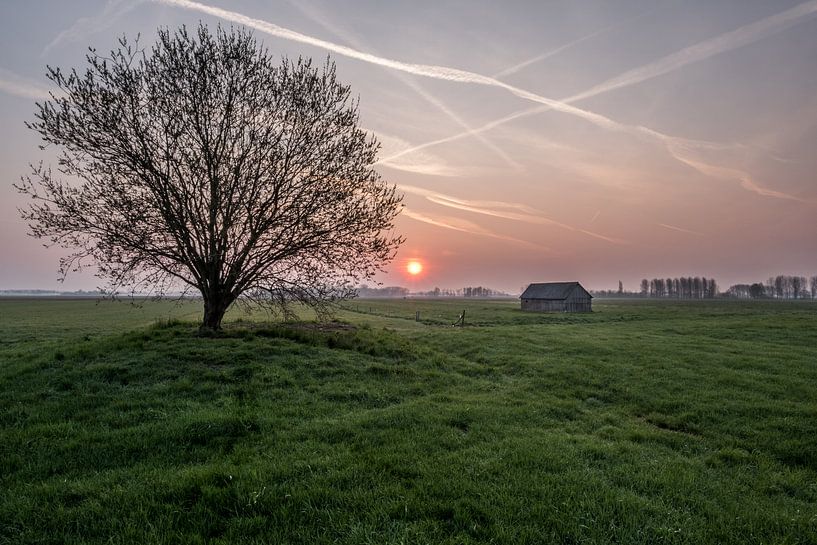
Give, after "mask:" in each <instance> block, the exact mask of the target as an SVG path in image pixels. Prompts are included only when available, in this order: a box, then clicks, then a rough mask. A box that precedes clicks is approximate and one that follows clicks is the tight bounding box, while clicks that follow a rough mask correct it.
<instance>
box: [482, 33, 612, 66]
mask: <svg viewBox="0 0 817 545" xmlns="http://www.w3.org/2000/svg"><path fill="white" fill-rule="evenodd" d="M615 26H616V25H608V26H606V27H604V28H602V29H601V30H597V31H596V32H593V33H592V34H588V35H586V36H582V37H581V38H577V39H575V40H573V41H571V42H568V43H566V44H564V45H560V46H559V47H557V48H555V49H551V50H550V51H546V52H544V53H542V54H541V55H536V56H535V57H531V58H530V59H527V60H525V61H522V62H520V63H518V64H515V65H513V66H509V67H508V68H506V69H504V70H502V71H500V72H497V73H496V74H494V75H493V76H492V77H494V78H501V77H503V76H510V75H511V74H515V73H517V72H519V71H520V70H522V69H523V68H527V67H528V66H530V65H532V64H536V63H537V62H540V61H543V60H545V59H549V58H550V57H553V56H556V55H558V54H559V53H561V52H562V51H564V50H565V49H570V48H571V47H573V46H576V45H579V44H580V43H582V42H586V41H587V40H591V39H593V38H595V37H596V36H598V35H600V34H604V33H605V32H607V31H608V30H610V29H612V28H613V27H615Z"/></svg>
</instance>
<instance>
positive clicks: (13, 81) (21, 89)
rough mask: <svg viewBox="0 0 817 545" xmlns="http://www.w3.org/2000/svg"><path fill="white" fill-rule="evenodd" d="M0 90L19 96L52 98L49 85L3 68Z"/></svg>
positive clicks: (1, 69) (0, 73)
mask: <svg viewBox="0 0 817 545" xmlns="http://www.w3.org/2000/svg"><path fill="white" fill-rule="evenodd" d="M0 91H2V92H4V93H8V94H10V95H14V96H18V97H23V98H33V99H34V100H48V99H49V98H51V95H50V89H49V88H48V87H45V86H44V85H40V84H39V83H37V82H35V81H32V80H30V79H27V78H24V77H23V76H20V75H18V74H15V73H14V72H10V71H8V70H4V69H3V68H0Z"/></svg>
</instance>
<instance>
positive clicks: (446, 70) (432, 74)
mask: <svg viewBox="0 0 817 545" xmlns="http://www.w3.org/2000/svg"><path fill="white" fill-rule="evenodd" d="M152 1H153V2H155V3H160V4H164V5H170V6H176V7H180V8H183V9H188V10H193V11H198V12H200V13H206V14H208V15H212V16H214V17H219V18H222V19H224V20H227V21H232V22H235V23H238V24H242V25H244V26H247V27H250V28H255V29H257V30H259V31H261V32H264V33H267V34H269V35H272V36H276V37H279V38H283V39H287V40H291V41H295V42H298V43H303V44H307V45H311V46H314V47H319V48H322V49H326V50H328V51H332V52H334V53H337V54H339V55H343V56H346V57H349V58H353V59H357V60H361V61H364V62H368V63H371V64H374V65H378V66H383V67H386V68H391V69H393V70H398V71H401V72H406V73H410V74H415V75H418V76H424V77H429V78H434V79H439V80H444V81H452V82H459V83H472V84H477V85H485V86H489V87H497V88H500V89H503V90H505V91H507V92H509V93H511V94H513V95H514V96H517V97H519V98H523V99H525V100H529V101H532V102H536V103H539V104H542V105H544V106H547V107H548V108H549V109H553V110H556V111H559V112H562V113H567V114H571V115H574V116H576V117H579V118H582V119H584V120H586V121H588V122H590V123H592V124H595V125H597V126H599V127H602V128H605V129H608V130H614V131H624V132H629V133H633V134H641V135H646V136H650V137H652V138H655V139H658V140H660V141H663V142H664V143H671V142H673V141H674V140H675V138H674V137H672V136H670V135H666V134H663V133H661V132H659V131H655V130H652V129H648V128H646V127H643V126H631V125H625V124H622V123H618V122H616V121H614V120H612V119H610V118H608V117H606V116H603V115H601V114H597V113H594V112H590V111H587V110H583V109H581V108H577V107H575V106H572V105H570V104H568V103H566V102H564V101H557V100H553V99H550V98H547V97H544V96H541V95H538V94H536V93H533V92H530V91H526V90H524V89H521V88H518V87H515V86H513V85H509V84H506V83H503V82H501V81H499V80H497V79H496V78H492V77H490V76H485V75H482V74H478V73H475V72H469V71H466V70H460V69H457V68H450V67H445V66H434V65H426V64H412V63H405V62H402V61H397V60H394V59H388V58H385V57H380V56H377V55H372V54H370V53H365V52H363V51H359V50H357V49H353V48H351V47H347V46H343V45H339V44H335V43H332V42H328V41H326V40H321V39H318V38H315V37H312V36H308V35H305V34H301V33H299V32H296V31H293V30H290V29H287V28H284V27H281V26H278V25H276V24H274V23H270V22H268V21H263V20H260V19H254V18H252V17H248V16H246V15H242V14H240V13H236V12H233V11H229V10H225V9H221V8H217V7H214V6H209V5H206V4H202V3H199V2H194V1H192V0H152ZM815 11H817V0H811V1H809V2H804V3H802V4H800V5H798V6H796V7H794V8H791V9H789V10H786V11H784V12H781V13H779V14H777V15H773V16H770V17H767V18H765V19H762V20H761V21H758V22H756V23H752V24H750V25H746V26H744V27H741V28H740V29H738V30H736V31H732V32H730V33H727V34H725V35H722V36H721V37H719V38H714V39H712V40H706V41H704V42H701V43H699V44H698V45H696V46H692V47H691V48H686V49H685V50H682V51H686V52H687V53H686V54H685V55H684V56H683V57H676V56H673V55H670V56H669V57H664V59H662V60H660V61H656V62H655V63H652V64H650V65H647V66H648V67H651V68H650V69H649V70H647V69H646V67H645V69H644V71H640V70H639V69H637V70H636V71H630V72H627V73H625V74H624V75H627V74H630V75H629V76H627V78H626V79H622V80H620V81H619V78H614V79H613V80H608V81H607V82H605V83H602V84H600V85H599V86H597V87H598V88H599V90H597V91H596V93H599V92H603V91H607V90H610V89H613V88H620V87H622V86H624V85H632V84H634V83H637V82H640V81H644V80H645V79H648V78H650V77H655V76H658V75H661V74H664V73H666V72H668V71H669V70H674V69H677V68H679V67H680V66H684V65H685V64H688V63H690V62H695V61H699V60H702V59H704V58H708V57H710V56H712V55H715V54H718V53H721V52H724V51H728V50H730V49H734V48H735V47H739V46H742V45H746V44H748V43H751V42H752V41H755V40H758V39H760V38H761V37H763V36H767V35H769V34H772V33H773V32H778V31H780V30H782V29H784V28H787V27H788V26H791V25H792V24H794V23H795V22H796V21H797V20H798V19H800V18H802V17H805V16H807V15H810V14H812V13H814V12H815ZM732 44H734V45H732ZM636 72H637V73H636ZM624 75H622V77H623V76H624ZM589 92H590V91H588V92H585V93H580V94H579V95H574V96H573V97H569V99H568V100H573V101H576V100H578V98H577V97H580V98H588V97H589V96H593V95H592V94H588V93H589ZM741 185H742V186H743V187H746V188H749V189H750V190H754V189H752V187H753V186H752V184H751V183H745V182H742V184H741ZM763 191H764V193H760V194H764V195H767V196H777V193H779V192H774V191H767V190H763ZM783 198H792V197H791V196H786V197H783ZM795 200H796V199H795Z"/></svg>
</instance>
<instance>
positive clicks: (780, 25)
mask: <svg viewBox="0 0 817 545" xmlns="http://www.w3.org/2000/svg"><path fill="white" fill-rule="evenodd" d="M815 12H817V0H812V1H810V2H803V3H802V4H799V5H797V6H795V7H793V8H791V9H787V10H786V11H782V12H780V13H777V14H775V15H770V16H769V17H766V18H765V19H761V20H759V21H756V22H754V23H750V24H748V25H745V26H742V27H740V28H738V29H737V30H733V31H731V32H727V33H725V34H721V35H720V36H717V37H715V38H711V39H709V40H704V41H702V42H699V43H697V44H695V45H692V46H689V47H686V48H684V49H682V50H680V51H677V52H675V53H673V54H671V55H667V56H666V57H663V58H661V59H659V60H657V61H655V62H652V63H650V64H647V65H644V66H641V67H639V68H635V69H633V70H630V71H628V72H625V73H623V74H621V75H620V76H617V77H615V78H612V79H609V80H607V81H605V82H603V83H601V84H599V85H596V86H595V87H592V88H590V89H588V90H587V91H584V92H583V93H579V94H576V95H573V96H571V97H568V98H566V99H565V102H576V101H579V100H582V99H585V98H589V97H592V96H596V95H598V94H601V93H606V92H608V91H612V90H613V89H619V88H621V87H627V86H630V85H634V84H636V83H641V82H642V81H645V80H648V79H652V78H654V77H657V76H660V75H663V74H666V73H668V72H672V71H674V70H677V69H679V68H681V67H683V66H686V65H687V64H690V63H693V62H698V61H701V60H704V59H708V58H709V57H712V56H714V55H719V54H720V53H725V52H727V51H731V50H733V49H737V48H739V47H743V46H745V45H748V44H750V43H752V42H756V41H757V40H760V39H762V38H764V37H767V36H770V35H771V34H776V33H777V32H780V31H782V30H785V29H787V28H788V27H790V26H792V25H794V24H796V23H797V22H798V21H799V20H800V19H802V18H803V17H806V16H809V15H812V14H813V13H815Z"/></svg>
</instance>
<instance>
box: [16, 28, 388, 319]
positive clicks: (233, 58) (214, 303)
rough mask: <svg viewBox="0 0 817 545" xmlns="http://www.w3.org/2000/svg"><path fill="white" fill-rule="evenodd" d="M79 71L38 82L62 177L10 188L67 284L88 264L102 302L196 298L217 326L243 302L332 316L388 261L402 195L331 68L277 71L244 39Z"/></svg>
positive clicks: (168, 38)
mask: <svg viewBox="0 0 817 545" xmlns="http://www.w3.org/2000/svg"><path fill="white" fill-rule="evenodd" d="M86 60H87V66H86V69H85V71H84V72H83V73H79V72H77V71H76V70H73V71H71V72H67V73H66V72H63V71H62V70H60V69H54V68H50V67H49V68H48V74H47V75H48V77H49V79H50V80H51V81H52V82H53V83H54V84H56V86H57V87H58V88H59V89H60V93H59V94H53V95H52V97H51V100H48V101H44V102H43V103H39V104H38V105H37V112H36V114H35V121H33V122H32V123H30V124H29V125H28V126H29V127H30V128H31V129H33V130H35V131H36V132H38V133H39V134H40V136H41V137H42V139H43V141H44V143H45V145H46V146H55V147H57V148H58V149H59V150H60V152H61V155H60V158H59V166H58V168H57V171H56V172H52V170H51V169H50V168H47V167H44V166H42V164H40V166H35V167H33V173H32V174H31V175H30V176H27V177H24V178H23V180H22V182H21V183H20V184H19V185H18V186H17V187H18V189H19V190H20V191H21V192H23V193H26V194H28V195H30V196H31V197H33V198H34V199H35V200H34V201H33V202H32V204H31V205H30V206H29V207H28V208H26V209H24V210H21V213H22V215H23V217H24V219H25V220H27V221H28V222H29V225H30V228H31V232H32V234H33V235H34V236H36V237H40V238H45V239H49V240H50V241H51V243H53V244H58V245H61V246H63V247H65V248H69V249H71V251H72V253H71V254H70V255H68V256H67V257H65V258H63V259H62V260H61V263H60V272H61V274H62V275H63V277H64V275H65V274H67V273H68V272H70V271H72V270H76V269H77V268H79V267H82V266H83V265H84V264H88V263H93V264H95V265H96V266H97V269H98V274H99V275H100V276H101V277H102V278H104V279H106V280H107V281H108V283H109V286H108V287H107V290H108V291H109V292H110V293H114V294H115V293H116V292H117V291H119V290H122V289H124V288H125V287H127V288H128V289H131V290H133V291H132V293H136V292H137V290H142V291H147V292H150V293H153V294H155V295H160V296H161V295H163V294H167V293H168V292H169V291H171V290H175V289H179V288H178V287H184V288H185V289H186V290H190V291H198V292H200V293H201V296H202V297H203V299H204V319H203V323H202V327H204V328H212V329H218V328H220V327H221V321H222V318H223V316H224V313H225V311H226V310H227V309H228V307H230V305H231V304H233V303H234V302H236V301H237V300H245V299H246V298H250V299H254V300H257V301H260V302H261V303H264V304H267V305H269V306H270V307H271V308H274V309H278V310H283V311H284V312H288V310H287V309H288V308H289V305H290V304H291V303H292V302H302V303H306V304H308V305H310V306H312V307H313V308H315V309H316V310H318V311H321V310H325V309H326V308H327V305H328V304H329V303H330V302H331V301H334V300H337V299H340V298H345V297H350V296H352V295H353V294H354V288H353V286H354V285H357V283H358V281H359V280H361V279H369V278H371V277H372V276H373V275H374V274H376V273H377V271H379V270H382V267H383V265H384V264H385V263H388V262H389V261H390V260H391V259H392V258H393V256H394V252H395V251H396V249H397V247H398V246H399V244H400V243H401V242H402V238H401V237H399V236H396V235H393V234H392V233H391V230H392V229H393V220H394V218H395V216H396V215H397V214H398V213H399V211H400V206H401V205H400V201H401V199H402V197H401V196H399V195H398V194H397V193H396V188H395V187H394V186H392V185H389V184H387V183H385V182H384V181H382V180H381V178H380V177H379V175H378V174H377V173H376V172H375V170H374V169H373V164H374V163H375V161H376V155H377V150H378V144H377V142H376V141H375V140H374V139H373V138H371V137H369V136H368V135H367V134H366V133H365V132H364V131H363V130H362V129H361V128H360V127H359V126H358V119H359V117H358V103H357V101H356V100H354V99H352V98H351V95H350V88H349V87H348V86H346V85H343V84H341V83H340V82H338V81H337V79H336V77H335V66H334V64H333V63H331V62H330V61H328V60H327V62H326V64H325V65H323V66H322V67H313V66H312V63H311V61H309V60H304V59H298V60H297V61H287V60H286V59H285V60H284V61H283V62H282V63H281V64H278V63H276V62H274V61H273V59H272V58H271V57H270V55H269V54H268V52H267V51H266V50H265V49H263V48H262V47H261V46H260V44H258V43H257V41H256V39H255V38H254V37H253V36H252V35H251V34H250V33H249V32H247V31H246V30H235V29H230V30H229V31H227V30H224V29H222V28H219V29H218V30H217V32H216V33H215V34H212V33H210V31H209V30H208V29H207V27H206V26H204V25H200V26H199V28H198V30H197V32H192V33H189V32H188V31H187V29H185V28H184V27H183V28H181V29H179V30H177V31H176V32H173V33H171V32H170V31H169V30H167V29H164V30H161V29H160V31H159V34H158V40H157V42H156V44H155V45H154V46H153V47H152V48H151V49H150V50H149V51H148V50H146V49H144V48H140V46H139V41H138V39H137V40H136V41H135V42H131V41H128V40H127V39H126V38H122V39H121V40H120V46H119V48H118V49H116V50H114V51H112V52H111V53H110V56H108V57H105V56H102V55H98V54H97V53H96V52H95V51H94V50H93V49H91V50H90V53H89V54H88V55H87V56H86ZM77 180H78V181H77Z"/></svg>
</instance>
